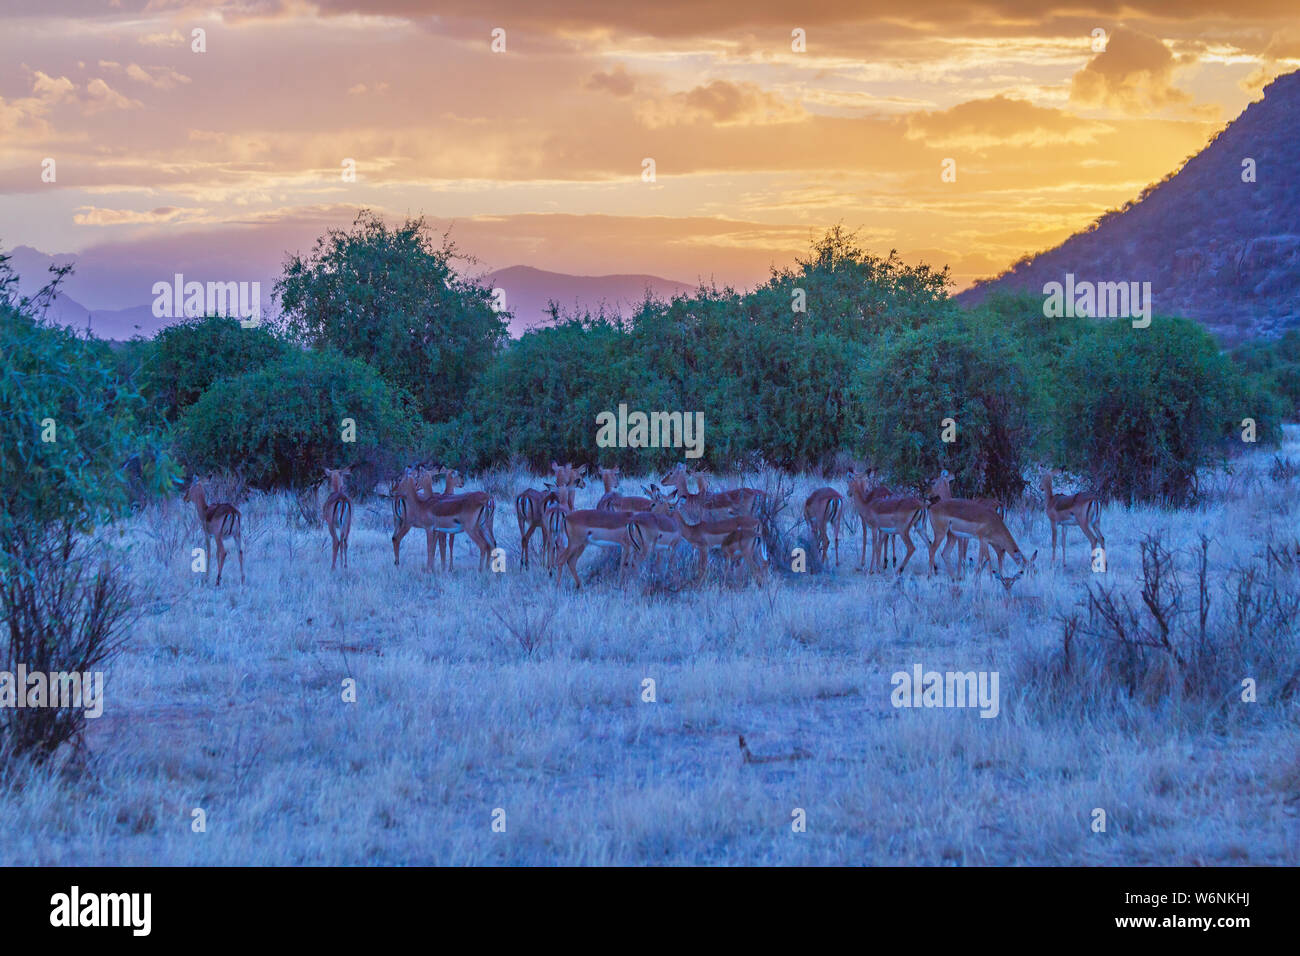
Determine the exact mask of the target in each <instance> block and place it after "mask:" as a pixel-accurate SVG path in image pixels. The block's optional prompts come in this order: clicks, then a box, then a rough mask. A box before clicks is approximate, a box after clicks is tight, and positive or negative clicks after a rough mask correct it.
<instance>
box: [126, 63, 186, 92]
mask: <svg viewBox="0 0 1300 956" xmlns="http://www.w3.org/2000/svg"><path fill="white" fill-rule="evenodd" d="M152 69H153V71H154V72H153V73H150V72H149V71H148V70H146V69H145V68H144V67H142V66H140V65H139V64H138V63H132V64H131V65H130V66H128V67H127V68H126V75H127V76H129V77H130V78H131V79H133V80H135V81H136V82H137V83H144V84H146V85H148V86H152V87H153V88H154V89H158V90H172V89H175V88H176V87H177V86H180V85H182V84H185V83H188V82H190V78H189V77H188V76H186V75H185V74H183V73H177V72H176V71H175V70H173V69H171V68H170V67H166V66H155V67H152Z"/></svg>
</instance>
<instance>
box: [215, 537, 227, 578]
mask: <svg viewBox="0 0 1300 956" xmlns="http://www.w3.org/2000/svg"><path fill="white" fill-rule="evenodd" d="M225 566H226V544H225V542H224V541H222V540H221V535H217V587H221V569H222V568H224V567H225Z"/></svg>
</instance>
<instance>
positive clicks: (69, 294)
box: [9, 246, 694, 340]
mask: <svg viewBox="0 0 1300 956" xmlns="http://www.w3.org/2000/svg"><path fill="white" fill-rule="evenodd" d="M9 254H10V256H11V258H12V261H11V265H12V266H13V268H14V271H15V272H17V273H18V276H19V283H18V288H19V291H20V292H21V293H22V294H24V295H35V294H36V292H37V291H38V290H39V289H40V288H41V286H43V285H44V284H45V283H46V282H47V281H48V280H49V267H50V266H51V265H65V264H67V263H72V264H73V265H74V266H75V267H76V268H75V270H74V272H73V273H72V275H71V276H69V277H68V278H67V279H66V280H65V281H64V283H63V286H62V291H61V292H60V294H59V297H58V298H57V299H55V301H54V303H53V304H52V305H51V306H50V311H49V317H50V318H51V319H53V320H54V321H55V322H58V323H59V324H61V325H67V326H71V327H72V328H75V329H78V330H82V329H85V328H86V327H87V323H88V322H89V324H90V327H91V329H92V330H93V331H94V334H95V335H96V336H98V337H99V338H101V339H121V340H125V339H129V338H131V337H133V336H136V335H143V336H145V337H146V338H148V337H151V336H153V335H154V334H155V333H156V332H157V331H158V330H159V329H160V328H163V327H164V326H166V325H169V324H171V321H172V320H170V319H158V318H155V317H154V315H153V308H152V302H153V300H152V298H150V297H149V293H148V290H149V289H150V288H151V285H152V282H153V279H152V278H141V279H140V280H139V281H138V282H137V286H138V287H139V289H140V290H141V298H140V302H139V304H135V305H129V306H126V307H125V308H95V307H88V306H87V305H85V304H84V303H85V302H87V301H89V302H102V301H107V300H110V299H112V298H113V297H114V296H117V297H119V298H120V297H121V296H122V292H121V290H120V289H117V288H116V287H114V286H112V285H111V284H110V282H109V281H108V279H106V278H105V277H106V276H111V275H113V274H114V270H113V268H112V263H111V262H109V261H106V258H105V256H104V254H103V253H102V251H100V250H96V249H92V250H89V251H88V252H86V253H83V254H60V255H49V254H47V253H44V252H41V251H39V250H37V249H33V248H31V247H30V246H15V247H14V248H13V249H12V250H11V251H10V252H9ZM177 268H181V271H187V272H188V271H194V270H190V269H187V268H184V267H181V266H178V265H177V264H176V263H172V262H169V263H159V264H157V265H156V267H154V268H152V269H146V271H145V273H144V274H145V275H146V277H147V276H153V277H158V276H161V277H170V276H171V275H172V273H173V272H175V271H176V270H177ZM199 274H200V275H202V274H203V273H199ZM260 281H261V283H262V288H263V290H265V291H264V294H265V295H266V296H267V301H268V303H269V298H270V296H269V290H270V289H271V286H272V285H273V284H274V282H275V276H274V275H273V274H267V275H265V276H263V277H262V278H261V279H260ZM486 282H487V283H488V285H490V286H491V287H493V288H500V289H504V290H505V293H506V307H507V308H508V309H509V310H510V311H511V312H512V313H513V314H514V320H513V321H512V322H511V323H510V332H511V334H512V335H520V334H521V333H523V332H524V331H525V330H526V329H528V328H531V327H533V326H535V325H540V324H542V323H543V322H546V321H549V318H550V317H549V315H548V314H547V312H546V307H547V304H548V303H549V302H551V301H555V302H556V303H558V304H559V306H560V311H561V314H565V315H567V314H571V313H573V312H575V311H581V310H584V309H585V310H590V311H591V312H593V313H594V312H596V311H597V310H599V309H600V308H602V307H603V308H604V309H605V311H606V313H610V312H618V313H621V314H622V315H624V316H626V315H629V314H630V313H631V311H632V310H633V309H635V308H636V307H637V306H638V305H639V304H640V303H641V300H642V299H644V298H645V294H646V291H647V290H649V291H651V292H653V293H654V294H655V295H656V296H659V297H661V298H671V297H672V296H674V295H676V294H678V293H685V292H691V291H693V290H694V287H693V286H690V285H687V284H686V283H684V282H676V281H674V280H672V279H661V278H659V277H658V276H652V275H604V276H578V275H568V274H566V273H562V272H547V271H545V270H543V269H534V268H532V267H531V266H510V267H509V268H506V269H499V270H497V271H496V272H493V273H490V274H489V275H487V276H486Z"/></svg>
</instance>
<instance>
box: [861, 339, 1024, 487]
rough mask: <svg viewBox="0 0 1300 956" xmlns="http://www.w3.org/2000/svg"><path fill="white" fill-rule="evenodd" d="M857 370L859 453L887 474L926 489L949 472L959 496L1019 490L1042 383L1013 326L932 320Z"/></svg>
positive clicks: (904, 483)
mask: <svg viewBox="0 0 1300 956" xmlns="http://www.w3.org/2000/svg"><path fill="white" fill-rule="evenodd" d="M863 375H864V377H865V379H866V392H867V398H866V403H865V409H864V413H865V414H864V420H865V430H864V435H863V446H864V450H865V453H866V457H867V458H868V459H869V460H870V461H871V462H872V463H873V464H875V465H876V467H878V468H880V469H882V471H884V472H885V473H886V474H888V475H889V476H890V478H891V480H893V481H895V482H897V483H899V484H901V485H902V486H904V487H911V488H916V489H919V490H922V491H928V489H929V487H930V484H931V482H933V480H934V479H935V478H936V477H937V476H938V474H939V472H940V471H942V470H944V469H947V470H948V471H949V472H951V473H952V475H953V477H954V479H955V487H956V490H957V493H958V494H959V495H962V496H964V497H973V496H976V495H980V496H990V497H995V498H998V499H1001V500H1004V501H1006V500H1010V499H1012V498H1015V497H1016V496H1018V495H1019V494H1020V493H1021V492H1022V491H1023V490H1024V479H1023V478H1022V477H1021V475H1022V472H1023V470H1024V467H1025V465H1026V464H1027V457H1028V455H1029V453H1030V452H1031V451H1032V450H1033V449H1034V447H1035V444H1036V438H1037V428H1036V426H1037V425H1038V423H1039V422H1040V421H1041V417H1042V407H1043V403H1044V400H1045V395H1044V391H1043V388H1044V381H1045V380H1044V379H1043V378H1042V377H1041V376H1040V375H1038V374H1037V373H1036V367H1035V364H1034V359H1033V358H1032V357H1031V356H1026V355H1025V354H1024V352H1023V351H1022V349H1021V345H1020V342H1019V339H1018V337H1017V336H1016V335H1014V334H1013V333H1012V331H1011V330H1009V329H1007V328H1005V327H1003V326H999V325H996V324H992V323H988V322H985V321H981V317H980V316H969V315H956V316H951V317H947V318H942V319H938V320H936V321H933V322H930V323H928V324H925V325H922V326H921V327H920V328H917V329H915V330H913V331H909V332H905V333H903V334H902V335H900V336H897V337H895V338H894V339H892V340H891V341H890V342H888V343H887V344H886V346H885V347H884V348H883V349H882V351H881V352H880V354H879V355H878V356H877V357H876V358H875V359H874V360H873V361H871V362H870V363H868V364H867V365H866V366H865V367H864V370H863ZM945 419H952V422H953V425H954V426H955V433H954V437H955V440H954V441H952V442H945V441H944V440H943V436H944V431H945V426H944V425H943V422H944V420H945Z"/></svg>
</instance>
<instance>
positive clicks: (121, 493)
mask: <svg viewBox="0 0 1300 956" xmlns="http://www.w3.org/2000/svg"><path fill="white" fill-rule="evenodd" d="M63 274H64V273H63V272H59V273H58V274H56V277H55V279H54V281H53V282H51V283H50V284H49V285H47V286H46V287H45V289H44V290H42V293H41V294H40V295H38V296H37V297H36V300H35V302H33V301H28V300H24V299H16V298H15V297H14V296H13V295H12V294H11V292H12V288H13V286H14V282H15V278H14V276H13V274H12V272H11V271H10V270H9V268H8V265H7V262H6V259H5V257H3V256H0V474H4V475H5V476H6V478H8V476H21V480H15V481H12V482H9V481H6V489H5V494H4V495H3V496H0V618H2V619H3V622H4V630H5V639H4V643H3V646H2V649H0V662H3V663H4V668H3V669H4V670H5V671H6V672H8V673H14V671H15V669H16V667H17V665H19V664H22V665H24V666H25V667H26V668H27V669H28V670H29V671H32V672H37V671H39V672H60V671H62V672H68V671H74V670H75V671H83V670H90V669H94V668H96V667H98V666H102V665H103V664H104V663H106V662H107V661H108V660H110V659H111V657H112V656H113V654H114V653H115V652H116V650H117V648H118V642H119V638H120V636H121V632H122V629H123V627H124V626H125V624H126V623H127V621H128V619H129V608H130V598H129V592H128V590H127V588H126V585H125V584H124V580H123V577H122V575H121V573H120V571H119V570H118V569H117V567H116V566H115V565H114V564H112V562H111V561H106V560H104V555H103V554H102V553H101V552H100V551H99V549H98V548H97V547H96V546H95V544H94V543H93V540H92V539H91V538H89V537H88V535H89V534H91V533H92V532H93V531H94V528H95V525H96V524H98V523H99V522H102V521H105V520H107V519H109V518H111V517H112V516H114V515H115V514H117V513H118V512H120V511H122V510H123V509H124V508H125V507H126V506H127V503H128V497H127V490H128V489H127V480H126V473H125V469H124V467H123V466H124V464H125V463H126V462H128V461H130V460H132V459H133V458H134V459H136V460H140V459H141V458H142V457H143V458H144V460H146V461H147V462H148V465H149V466H148V467H147V468H141V469H140V471H139V476H140V480H141V481H143V482H146V483H147V484H148V485H149V487H150V489H151V490H152V491H154V492H159V491H161V490H163V489H164V488H166V487H167V486H169V485H170V483H171V480H172V478H173V477H174V474H175V468H174V465H173V463H172V462H170V460H169V459H167V458H166V457H165V456H161V457H158V456H153V455H152V453H151V450H150V449H149V448H148V447H147V442H146V441H145V440H144V439H142V438H141V436H140V434H139V433H138V431H137V427H136V426H137V425H138V419H137V417H136V416H137V413H138V412H139V411H140V410H141V409H142V408H143V402H142V400H141V399H140V397H139V396H138V395H136V394H134V393H133V392H132V391H131V390H130V389H129V388H128V387H127V386H126V385H125V384H124V383H123V382H122V381H121V380H120V379H119V378H118V376H117V374H116V372H115V370H114V368H113V365H112V362H111V355H110V354H109V353H108V351H107V350H106V349H104V348H103V347H102V344H97V343H94V342H87V341H86V340H83V339H80V338H78V337H77V336H75V335H74V334H72V333H71V332H69V331H67V330H66V329H62V328H58V327H55V326H52V325H49V324H47V323H46V322H45V321H44V320H43V319H42V318H41V317H40V309H41V305H42V304H43V303H48V302H49V301H51V300H52V299H53V298H54V296H55V295H56V294H57V286H58V280H59V279H60V278H62V275H63ZM25 689H26V688H14V687H11V688H10V691H11V692H15V693H16V692H18V691H19V690H25ZM83 717H84V711H83V710H82V709H80V708H75V707H42V708H23V709H13V708H0V760H5V759H7V758H8V757H12V756H15V755H19V754H28V755H30V756H32V757H33V758H34V759H36V760H42V759H45V758H46V757H48V756H49V755H50V754H52V753H54V752H55V750H57V748H58V747H59V745H60V744H61V743H63V742H65V741H67V740H69V739H71V738H72V737H74V736H75V735H76V733H77V732H78V730H79V728H80V727H81V721H82V719H83Z"/></svg>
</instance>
